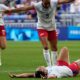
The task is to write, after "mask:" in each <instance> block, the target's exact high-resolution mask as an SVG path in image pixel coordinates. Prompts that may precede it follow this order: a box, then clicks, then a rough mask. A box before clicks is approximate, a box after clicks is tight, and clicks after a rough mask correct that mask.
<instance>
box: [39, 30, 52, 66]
mask: <svg viewBox="0 0 80 80" xmlns="http://www.w3.org/2000/svg"><path fill="white" fill-rule="evenodd" d="M38 34H39V37H40V41H41V43H42V46H43V55H44V58H45V61H46V63H47V65H48V66H51V60H50V53H49V48H48V39H47V38H48V34H47V31H46V30H43V29H38Z"/></svg>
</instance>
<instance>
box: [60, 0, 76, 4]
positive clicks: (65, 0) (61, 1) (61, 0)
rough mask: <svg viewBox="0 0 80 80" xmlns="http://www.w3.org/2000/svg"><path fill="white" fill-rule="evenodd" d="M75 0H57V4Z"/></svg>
mask: <svg viewBox="0 0 80 80" xmlns="http://www.w3.org/2000/svg"><path fill="white" fill-rule="evenodd" d="M74 1H75V0H58V4H64V3H71V2H74Z"/></svg>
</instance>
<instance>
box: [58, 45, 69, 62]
mask: <svg viewBox="0 0 80 80" xmlns="http://www.w3.org/2000/svg"><path fill="white" fill-rule="evenodd" d="M58 60H62V61H65V62H67V63H70V61H69V50H68V48H67V47H63V48H62V49H61V51H60V53H59V56H58Z"/></svg>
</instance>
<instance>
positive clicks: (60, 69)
mask: <svg viewBox="0 0 80 80" xmlns="http://www.w3.org/2000/svg"><path fill="white" fill-rule="evenodd" d="M79 72H80V59H78V60H76V61H74V62H73V63H70V61H69V51H68V48H67V47H63V48H62V49H61V51H60V53H59V56H58V59H57V65H55V66H48V67H45V66H40V67H38V68H37V69H36V71H35V72H34V73H22V74H14V73H12V74H9V76H10V77H11V78H62V77H74V76H77V75H78V74H79Z"/></svg>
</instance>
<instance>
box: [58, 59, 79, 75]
mask: <svg viewBox="0 0 80 80" xmlns="http://www.w3.org/2000/svg"><path fill="white" fill-rule="evenodd" d="M57 65H58V66H67V67H69V68H70V69H71V70H72V72H73V75H74V76H76V75H77V74H78V73H79V67H78V65H77V63H76V62H73V63H71V64H68V63H67V62H65V61H63V60H58V61H57Z"/></svg>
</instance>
